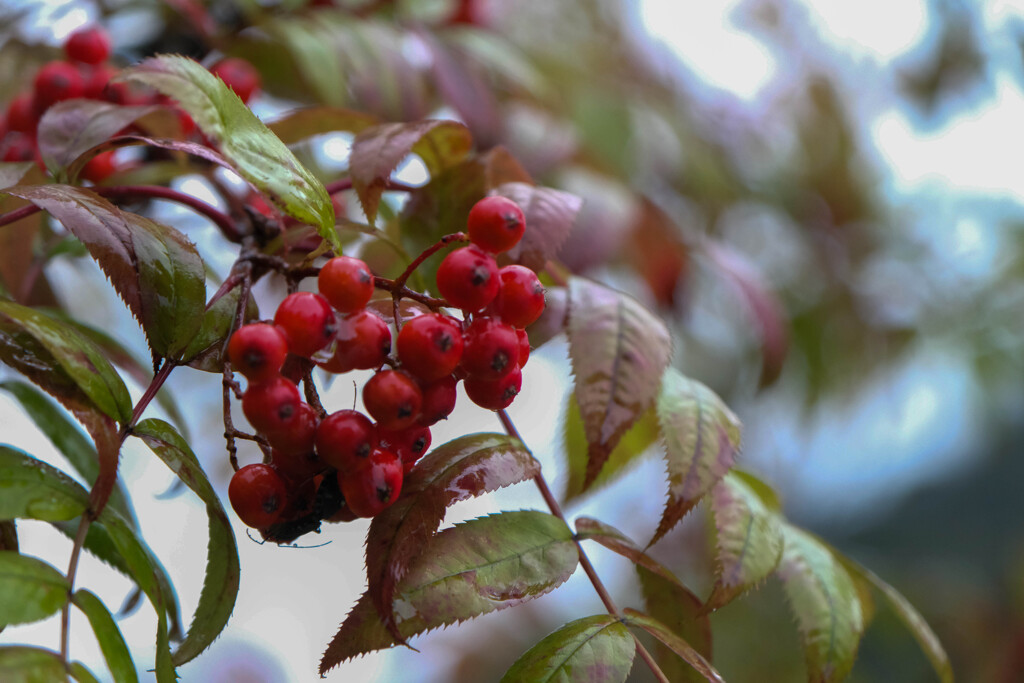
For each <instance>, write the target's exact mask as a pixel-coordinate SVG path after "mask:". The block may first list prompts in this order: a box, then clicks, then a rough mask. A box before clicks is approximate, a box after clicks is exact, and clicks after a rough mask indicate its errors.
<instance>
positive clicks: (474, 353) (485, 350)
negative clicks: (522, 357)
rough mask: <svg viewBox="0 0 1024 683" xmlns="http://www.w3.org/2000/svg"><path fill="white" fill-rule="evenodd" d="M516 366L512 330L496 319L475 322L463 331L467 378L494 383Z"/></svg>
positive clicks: (516, 340) (515, 339) (516, 350)
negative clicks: (493, 381)
mask: <svg viewBox="0 0 1024 683" xmlns="http://www.w3.org/2000/svg"><path fill="white" fill-rule="evenodd" d="M518 365H519V337H518V335H516V331H515V328H513V327H512V326H511V325H507V324H505V323H503V322H501V321H499V320H497V319H495V318H477V319H476V320H474V321H473V322H472V324H470V326H469V327H468V328H467V329H466V347H465V349H463V351H462V369H463V370H465V371H466V372H467V373H468V374H469V376H470V377H476V378H478V379H486V380H496V379H499V378H501V377H503V376H505V375H506V374H508V373H509V372H511V371H512V369H513V368H515V367H517V366H518Z"/></svg>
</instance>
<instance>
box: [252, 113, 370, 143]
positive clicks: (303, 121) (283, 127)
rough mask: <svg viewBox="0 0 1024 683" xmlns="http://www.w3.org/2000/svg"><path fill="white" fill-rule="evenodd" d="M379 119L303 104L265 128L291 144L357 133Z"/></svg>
mask: <svg viewBox="0 0 1024 683" xmlns="http://www.w3.org/2000/svg"><path fill="white" fill-rule="evenodd" d="M379 122H380V121H379V120H378V119H377V117H376V116H371V115H370V114H366V113H364V112H361V111H355V110H354V109H344V108H342V107H305V108H303V109H297V110H295V111H293V112H289V113H287V114H285V115H284V116H282V117H281V118H279V119H277V120H276V121H274V122H272V123H269V124H267V127H268V128H270V130H271V132H273V133H274V135H276V136H277V137H279V138H281V142H283V143H284V144H286V145H291V144H294V143H296V142H299V141H301V140H307V139H309V138H311V137H313V136H315V135H323V134H325V133H334V132H338V131H344V132H346V133H358V132H360V131H363V130H365V129H367V128H369V127H370V126H373V125H376V124H377V123H379Z"/></svg>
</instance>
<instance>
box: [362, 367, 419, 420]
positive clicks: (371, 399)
mask: <svg viewBox="0 0 1024 683" xmlns="http://www.w3.org/2000/svg"><path fill="white" fill-rule="evenodd" d="M363 404H364V405H365V406H366V410H367V412H368V413H370V416H371V417H373V419H374V420H376V421H377V424H378V426H379V427H380V428H381V429H387V430H392V431H397V430H400V429H406V428H407V427H411V426H413V425H414V424H416V420H417V419H418V418H419V416H420V408H421V406H422V404H423V393H422V392H421V391H420V388H419V387H418V386H417V385H416V381H415V380H414V379H413V378H412V377H410V376H409V375H407V374H406V373H404V372H402V371H401V370H382V371H381V372H378V373H377V374H375V375H374V376H373V377H371V378H370V379H369V380H368V381H367V382H366V385H365V386H363Z"/></svg>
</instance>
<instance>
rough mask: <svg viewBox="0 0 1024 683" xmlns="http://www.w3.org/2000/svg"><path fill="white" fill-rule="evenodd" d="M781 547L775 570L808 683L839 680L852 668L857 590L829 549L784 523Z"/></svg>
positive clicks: (859, 619) (859, 626) (859, 617)
mask: <svg viewBox="0 0 1024 683" xmlns="http://www.w3.org/2000/svg"><path fill="white" fill-rule="evenodd" d="M782 533H783V538H784V542H785V548H784V550H783V552H782V561H781V562H780V563H779V566H778V568H777V569H776V570H775V573H776V575H777V576H778V577H779V579H781V581H782V586H783V588H784V589H785V592H786V597H787V598H788V600H789V604H790V607H792V609H793V614H794V615H795V616H796V620H797V625H798V627H799V630H800V637H801V641H802V643H803V648H804V658H805V660H806V661H807V671H808V680H809V681H811V683H831V682H832V681H842V680H844V679H845V678H846V676H847V675H848V674H849V673H850V669H851V668H853V660H854V658H855V657H856V656H857V647H858V646H859V645H860V639H861V635H862V634H863V632H864V620H863V612H862V611H861V603H860V597H859V596H858V594H857V588H856V586H855V585H854V583H853V580H852V579H851V578H850V575H849V573H847V571H846V570H845V569H844V568H843V566H842V564H841V563H840V562H839V560H838V559H837V558H836V557H835V556H834V555H833V554H832V552H831V550H829V548H828V547H827V546H826V545H825V544H823V543H822V542H821V541H819V540H818V539H817V538H815V537H814V536H812V535H811V534H808V533H807V532H805V531H802V530H800V529H797V528H796V527H794V526H792V525H790V524H786V523H783V526H782Z"/></svg>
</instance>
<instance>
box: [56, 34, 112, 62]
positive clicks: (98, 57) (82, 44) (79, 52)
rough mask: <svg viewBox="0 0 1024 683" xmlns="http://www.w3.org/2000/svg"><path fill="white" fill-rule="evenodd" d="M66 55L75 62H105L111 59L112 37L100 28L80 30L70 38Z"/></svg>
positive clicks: (65, 49) (66, 45)
mask: <svg viewBox="0 0 1024 683" xmlns="http://www.w3.org/2000/svg"><path fill="white" fill-rule="evenodd" d="M64 53H65V54H66V55H67V56H68V59H70V60H72V61H75V62H85V63H86V64H99V63H101V62H105V61H106V60H107V58H108V57H110V36H109V35H107V32H106V31H104V30H103V29H102V28H101V27H99V26H86V27H85V28H80V29H78V30H77V31H75V32H74V33H72V34H71V35H70V36H68V39H67V42H66V43H64Z"/></svg>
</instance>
